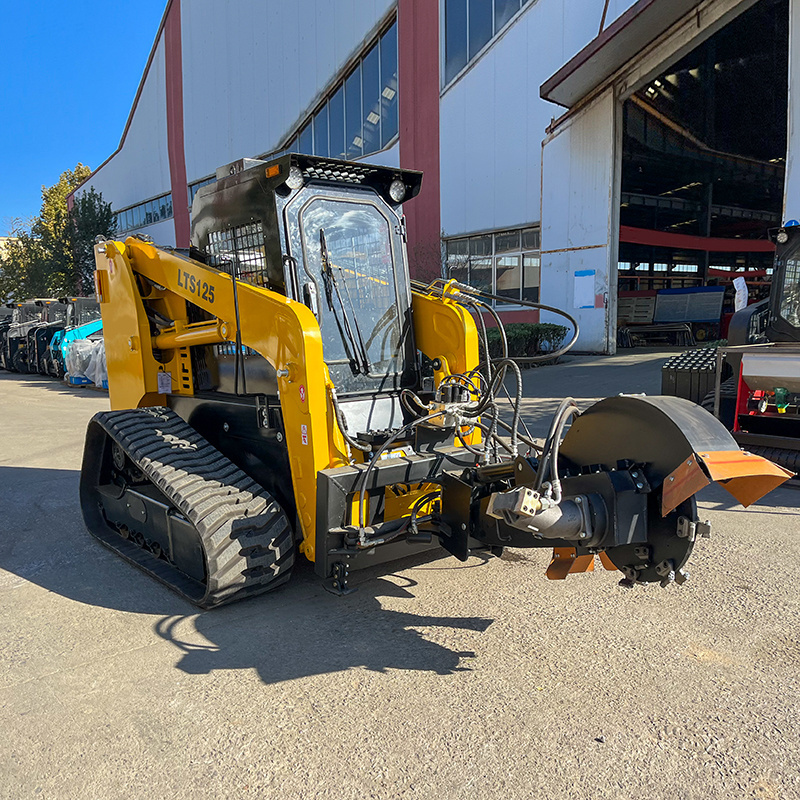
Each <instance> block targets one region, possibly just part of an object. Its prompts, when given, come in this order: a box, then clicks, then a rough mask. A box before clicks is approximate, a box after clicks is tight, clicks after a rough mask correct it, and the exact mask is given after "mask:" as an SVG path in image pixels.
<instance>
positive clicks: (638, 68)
mask: <svg viewBox="0 0 800 800" xmlns="http://www.w3.org/2000/svg"><path fill="white" fill-rule="evenodd" d="M798 12H800V0H638V2H630V0H627V1H626V0H439V1H438V2H434V0H348V2H342V1H341V0H296V2H292V3H278V2H274V0H267V1H266V2H264V0H261V1H260V2H259V1H258V0H235V1H234V0H213V2H212V0H193V2H191V3H188V2H184V3H181V2H180V0H170V2H169V3H168V4H167V7H166V10H165V13H164V17H163V19H162V22H161V25H160V28H159V30H158V32H157V35H156V37H155V43H154V45H153V49H152V52H151V54H150V58H149V60H148V63H147V66H146V69H145V71H144V74H143V76H142V79H141V83H140V86H139V89H138V92H137V94H136V98H135V100H134V103H133V106H132V109H131V112H130V115H129V118H128V121H127V124H126V126H125V129H124V131H123V132H122V136H121V140H120V145H119V148H118V149H117V151H116V152H115V153H113V154H112V155H111V156H110V157H109V158H108V159H107V161H106V162H105V163H103V164H102V165H101V166H100V167H99V168H98V169H97V170H96V171H95V172H94V174H93V175H92V176H91V177H90V179H89V180H88V181H87V183H86V184H84V186H83V187H81V188H79V189H78V190H77V191H78V192H80V191H82V189H83V188H85V187H88V186H93V187H94V188H95V189H96V190H97V191H99V192H102V194H103V197H104V198H105V199H106V200H108V201H110V202H111V203H112V206H113V209H114V211H115V212H116V213H117V220H118V229H119V231H120V233H123V232H124V233H128V232H131V233H133V232H143V233H147V234H149V235H151V236H152V237H153V239H154V240H155V241H156V242H157V243H160V244H164V245H177V246H186V245H188V241H189V230H190V213H191V201H192V197H193V195H194V193H195V192H196V191H197V188H198V187H200V186H202V185H203V184H204V183H207V182H209V181H210V180H213V179H214V175H215V171H216V169H217V168H218V167H220V166H222V165H225V164H229V163H231V162H233V161H235V160H237V159H239V158H242V157H251V158H252V157H261V158H268V157H270V156H271V155H274V154H279V153H283V152H286V151H301V152H308V153H314V154H318V155H323V156H330V157H336V158H348V159H364V160H366V161H371V162H374V163H380V164H386V165H389V166H402V167H404V168H409V169H421V170H423V171H424V173H425V177H424V181H423V188H422V192H421V193H420V195H419V197H417V198H416V199H415V200H414V201H413V202H411V203H408V204H407V205H406V208H405V212H406V216H407V226H408V237H409V258H410V263H411V269H412V273H414V274H415V275H417V276H419V277H433V276H436V275H439V274H440V272H441V271H442V270H443V269H444V270H445V271H446V274H448V275H452V276H454V277H457V278H459V279H462V280H465V281H468V282H470V283H472V284H474V285H477V286H480V287H486V288H489V289H491V290H493V291H494V292H495V293H496V294H498V295H501V296H503V297H504V298H507V302H503V303H499V304H498V308H499V309H500V310H501V312H502V313H503V316H504V318H505V319H506V320H508V321H515V320H530V319H532V318H535V315H533V316H532V312H530V311H529V310H524V309H521V307H520V306H519V305H518V304H515V301H519V300H521V299H522V300H524V299H529V300H539V301H540V302H543V303H546V304H549V305H552V306H557V307H561V308H564V309H566V310H568V311H569V312H570V313H573V314H574V315H575V316H576V318H577V319H578V321H579V323H580V327H581V337H580V340H579V343H578V349H580V350H584V351H595V352H614V350H615V348H616V345H617V336H618V327H619V326H621V325H624V324H627V323H628V322H630V321H631V317H632V316H636V314H642V313H643V314H645V315H647V314H648V313H649V317H648V320H647V321H652V320H653V314H654V311H653V305H654V303H656V298H657V296H658V295H657V293H658V292H661V295H660V296H659V297H662V298H666V299H668V300H670V302H671V303H672V306H671V307H672V308H673V311H674V309H675V308H676V302H675V301H680V302H682V303H684V312H685V307H686V303H688V302H689V298H690V297H691V298H692V299H694V298H696V297H698V296H699V294H698V293H696V292H693V291H692V292H690V291H688V290H694V289H700V288H707V289H710V288H713V287H714V285H715V284H716V285H719V286H723V287H724V286H725V285H726V284H728V283H729V282H730V279H731V278H732V276H734V275H743V276H745V277H746V279H747V281H748V284H749V285H750V288H751V291H752V293H753V294H754V295H755V294H757V293H758V292H759V291H763V287H762V286H761V284H762V283H763V282H765V281H766V280H768V277H769V274H770V271H771V270H770V263H771V257H772V252H773V246H772V244H771V242H770V241H769V238H768V235H767V232H768V230H769V229H770V228H772V227H775V226H776V225H778V224H780V223H781V222H782V221H783V220H785V219H787V218H790V217H794V216H800V208H798V204H797V202H796V201H795V199H794V198H795V195H796V191H795V186H796V184H797V182H798V180H800V175H798V170H797V169H795V170H793V169H792V167H793V160H792V152H793V149H796V148H797V147H798V143H797V138H798V136H800V125H799V124H798V123H800V103H798V102H797V99H796V94H797V90H795V91H794V92H793V91H792V89H793V86H794V87H796V86H798V85H800V83H798V82H793V80H792V77H793V74H794V73H795V72H797V71H798V65H797V63H796V59H793V58H792V52H793V51H796V50H797V47H793V45H798V44H800V13H798ZM665 290H667V291H665ZM670 293H671V294H670ZM723 295H724V292H722V293H716V292H715V293H714V297H715V298H719V300H720V302H724V297H723ZM710 296H711V295H709V297H710ZM648 303H649V306H648ZM648 307H649V312H648ZM663 307H664V308H666V307H667V303H666V300H665V302H664V304H663ZM684 312H680V313H684ZM676 313H677V312H676ZM714 313H720V312H719V309H717V311H716V312H714ZM679 317H680V314H679ZM700 317H702V314H701V315H700ZM712 317H713V314H712ZM548 318H549V317H548V315H547V314H545V313H543V314H542V319H548ZM553 319H554V320H555V318H553ZM687 319H690V321H692V319H691V315H689V316H688V317H687ZM698 319H699V318H698ZM655 321H658V317H657V316H656V317H655ZM693 321H695V322H697V319H694V320H693ZM708 332H709V333H710V334H711V335H715V334H716V333H717V332H718V331H717V330H716V329H714V327H713V325H712V326H711V328H710V329H709V331H708ZM698 333H702V331H700V330H698Z"/></svg>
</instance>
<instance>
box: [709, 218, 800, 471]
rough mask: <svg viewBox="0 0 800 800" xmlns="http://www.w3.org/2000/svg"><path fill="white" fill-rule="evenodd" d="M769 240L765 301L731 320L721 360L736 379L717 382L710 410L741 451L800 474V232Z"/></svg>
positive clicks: (781, 232) (782, 231) (790, 230)
mask: <svg viewBox="0 0 800 800" xmlns="http://www.w3.org/2000/svg"><path fill="white" fill-rule="evenodd" d="M771 237H772V239H773V241H774V242H775V266H774V270H773V275H772V288H771V291H770V296H769V299H768V300H764V301H762V302H760V303H756V304H753V305H752V306H748V307H747V308H745V309H743V310H742V311H740V312H738V313H737V314H735V315H734V316H733V319H732V320H731V326H730V329H729V333H728V347H727V348H724V350H722V351H721V352H720V359H719V361H720V363H721V362H722V359H723V357H724V358H725V360H726V361H727V363H728V364H729V365H730V366H731V367H732V368H733V373H734V376H733V378H732V379H731V380H729V381H728V382H727V384H724V383H722V382H718V383H720V387H718V388H717V391H716V397H715V403H714V407H715V408H716V409H717V413H718V415H719V416H720V418H721V419H723V421H725V422H726V423H727V424H728V425H729V427H731V428H732V430H733V435H734V438H735V439H736V440H737V441H738V442H739V443H740V444H741V445H742V446H744V447H746V448H747V449H748V450H752V451H754V452H758V453H761V454H763V455H766V456H767V457H769V458H771V459H773V460H774V461H776V462H777V463H779V464H782V465H783V466H784V467H786V468H788V469H790V470H791V471H792V472H800V227H797V226H790V227H785V228H778V229H777V230H774V231H772V232H771ZM720 373H721V371H720ZM720 377H723V376H722V374H720Z"/></svg>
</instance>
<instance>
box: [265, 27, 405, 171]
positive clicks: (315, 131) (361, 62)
mask: <svg viewBox="0 0 800 800" xmlns="http://www.w3.org/2000/svg"><path fill="white" fill-rule="evenodd" d="M297 130H298V132H297V134H296V135H295V136H293V137H292V138H291V139H290V140H289V141H288V142H287V143H286V145H285V146H284V147H283V148H281V149H280V150H278V151H275V152H273V153H269V154H267V155H265V156H262V157H263V158H270V157H275V156H278V155H282V154H283V153H306V154H308V155H316V156H323V157H325V158H345V159H354V158H361V157H362V156H368V155H370V154H371V153H376V152H378V151H379V150H382V149H383V148H384V147H386V146H387V145H388V144H389V143H390V142H391V141H392V139H394V138H395V136H397V130H398V115H397V21H396V20H395V21H394V22H392V24H391V25H390V26H389V27H388V28H386V30H384V31H383V33H381V35H380V36H379V37H378V38H377V39H376V40H375V41H374V42H372V43H371V44H370V46H369V48H368V49H367V50H366V52H365V53H364V55H363V56H361V57H359V59H358V60H357V61H356V63H355V66H353V67H352V68H351V70H350V71H349V72H348V73H347V75H345V76H344V77H343V78H342V79H341V80H340V81H338V82H337V83H335V84H334V85H333V86H332V87H331V89H330V91H329V92H328V94H327V97H326V99H325V100H324V101H323V103H322V104H321V105H319V106H317V109H316V110H315V111H314V113H313V114H312V115H311V116H310V117H308V118H307V119H305V120H303V122H302V123H301V124H300V126H299V128H298V129H297Z"/></svg>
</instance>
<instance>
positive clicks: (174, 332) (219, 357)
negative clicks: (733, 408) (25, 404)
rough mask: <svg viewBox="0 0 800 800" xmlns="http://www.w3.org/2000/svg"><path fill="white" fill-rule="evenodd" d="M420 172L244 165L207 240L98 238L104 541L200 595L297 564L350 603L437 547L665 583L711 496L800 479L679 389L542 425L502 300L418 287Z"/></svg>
mask: <svg viewBox="0 0 800 800" xmlns="http://www.w3.org/2000/svg"><path fill="white" fill-rule="evenodd" d="M421 181H422V176H421V174H420V173H417V172H411V171H404V170H399V169H393V168H383V167H377V166H373V165H370V164H362V163H348V162H344V161H337V160H332V159H324V158H318V157H312V156H305V155H286V156H283V157H280V158H278V159H276V160H273V161H270V162H261V161H250V160H243V161H241V162H236V163H234V164H233V165H230V166H228V167H225V168H222V169H221V170H219V171H218V173H217V181H216V182H215V183H213V184H210V185H208V186H206V187H204V188H202V189H201V190H200V191H199V192H198V193H197V196H196V197H195V200H194V204H193V209H192V247H191V249H190V250H189V251H181V250H175V249H166V248H159V247H156V246H154V245H153V244H152V243H150V242H149V241H144V240H142V239H141V238H136V237H131V238H128V239H127V240H126V241H125V242H116V241H101V242H99V243H98V244H97V246H96V248H95V254H96V264H97V271H96V290H97V296H98V300H99V302H100V307H101V310H102V316H103V330H104V334H105V341H106V359H107V366H108V376H109V391H110V399H111V406H112V409H113V410H112V411H110V412H104V413H100V414H98V415H96V416H95V417H94V419H93V420H92V421H91V423H90V424H89V428H88V431H87V436H86V446H85V452H84V459H83V467H82V474H81V504H82V509H83V514H84V518H85V521H86V524H87V527H88V528H89V530H90V531H91V533H92V534H93V535H94V536H96V537H97V538H98V539H100V541H101V542H102V543H103V544H105V545H107V546H108V547H110V548H111V549H113V550H115V551H116V552H117V553H118V554H120V555H122V556H123V557H125V558H126V559H128V560H129V561H131V562H132V563H134V564H135V565H137V566H139V567H140V568H142V569H143V570H145V571H146V572H148V573H149V574H150V575H151V576H153V577H155V578H157V579H159V580H161V581H163V582H164V583H166V584H167V585H169V586H171V587H172V588H173V589H174V590H176V591H178V592H179V593H181V594H183V595H184V596H185V597H187V598H188V599H189V600H191V601H192V602H194V603H196V604H197V605H199V606H201V607H210V606H215V605H219V604H221V603H224V602H228V601H231V600H235V599H239V598H243V597H247V596H250V595H254V594H257V593H259V592H263V591H266V590H270V589H273V588H275V587H277V586H279V585H281V584H282V583H284V582H285V581H286V580H288V578H289V576H290V573H291V570H292V565H293V563H294V561H295V559H296V558H297V557H298V556H299V555H301V556H303V557H305V558H306V559H309V560H310V561H312V562H313V563H314V568H315V571H316V573H317V574H318V575H319V576H320V577H321V578H322V579H324V580H325V582H326V588H329V589H330V590H331V591H333V592H335V593H338V594H346V593H347V592H348V591H350V590H351V587H350V585H349V582H348V580H349V576H350V572H351V571H352V570H355V569H359V568H362V567H368V566H373V565H376V564H382V563H385V562H390V561H392V560H394V559H397V558H400V557H403V556H407V555H411V554H414V553H420V552H422V551H425V550H433V549H435V548H443V549H444V551H446V552H449V553H451V554H452V555H454V556H456V557H457V558H459V559H462V560H465V559H466V558H467V557H468V556H469V554H470V553H474V552H485V553H490V554H499V553H501V552H502V549H503V548H504V547H506V546H512V547H552V548H554V552H553V558H552V561H551V564H550V567H549V568H548V570H547V575H548V577H550V578H564V577H565V576H566V575H567V574H568V573H570V572H573V573H574V572H584V571H588V570H591V569H593V566H594V560H595V556H599V557H600V559H601V561H602V563H603V565H604V566H606V567H607V568H609V569H619V570H621V571H622V573H623V582H624V583H626V584H627V585H633V584H635V583H644V582H654V581H657V582H660V583H662V584H664V585H667V584H669V583H673V582H674V583H682V582H683V581H684V580H685V578H686V571H685V570H684V566H685V564H686V561H687V559H688V557H689V554H690V553H691V551H692V547H693V545H694V542H695V539H696V537H698V536H704V535H707V534H708V530H709V526H708V525H707V524H706V523H704V522H703V521H701V520H700V519H699V518H698V516H697V510H696V505H695V500H694V494H695V493H696V492H697V491H698V490H699V489H700V488H702V487H703V486H705V485H707V484H708V483H709V482H711V481H713V480H719V481H721V482H722V483H723V485H725V486H726V488H728V490H729V491H730V492H731V493H732V494H733V496H734V497H736V498H737V499H738V500H739V501H741V502H742V503H743V504H744V505H747V504H749V503H752V502H754V501H755V500H757V499H758V498H759V497H761V496H762V495H763V494H765V493H766V492H768V491H769V490H771V489H772V488H774V487H775V486H777V485H779V484H780V483H781V482H782V481H784V480H785V479H786V477H787V473H786V472H785V471H784V470H781V469H780V468H778V467H775V466H774V465H773V464H771V463H770V462H769V461H766V460H765V459H763V458H760V457H757V456H751V455H749V454H747V453H744V452H742V451H741V450H740V449H739V448H738V446H737V445H736V443H735V442H734V441H733V439H732V438H731V435H730V434H729V433H728V431H727V430H725V428H724V427H723V426H722V425H721V424H720V423H719V422H718V421H717V420H716V419H714V418H713V417H712V416H711V415H710V414H708V413H707V412H705V411H703V410H702V409H699V408H698V407H697V406H696V405H694V404H693V403H691V402H689V401H686V400H681V399H679V398H671V397H644V396H619V397H613V398H608V399H606V400H603V401H601V402H598V403H596V404H595V405H593V406H592V407H591V408H589V409H588V410H586V411H584V412H583V413H580V412H579V410H578V408H577V406H576V404H575V403H574V401H572V400H570V399H569V398H565V399H564V401H563V402H562V403H561V405H560V406H559V408H558V410H557V411H556V413H555V415H554V417H553V421H552V424H551V426H550V432H549V435H548V437H547V438H546V440H544V442H537V441H535V440H533V439H531V438H530V437H529V436H528V435H526V433H525V429H524V425H523V426H522V427H521V425H520V422H521V420H520V416H521V415H520V400H521V377H520V373H519V368H518V367H517V365H516V363H515V362H514V361H512V360H510V359H508V358H507V357H505V358H500V359H495V360H492V359H490V358H489V355H488V352H489V348H488V343H487V336H486V327H485V326H486V323H485V319H484V316H485V315H488V317H489V318H491V317H492V316H494V318H495V322H496V324H498V325H499V326H500V329H501V330H502V324H501V322H500V320H499V318H498V317H497V315H496V312H495V311H494V309H493V307H492V301H493V295H491V294H490V293H486V292H483V291H478V290H476V289H473V288H472V287H469V286H466V285H461V284H459V283H457V282H455V281H444V280H440V281H435V282H434V283H433V284H431V285H429V286H424V285H421V284H418V283H415V282H412V281H411V280H410V279H409V272H408V264H407V257H406V247H405V224H404V218H403V216H402V213H401V203H404V202H413V197H414V196H415V195H416V194H417V193H418V192H419V190H420V186H421ZM527 305H533V306H534V307H537V308H547V307H546V306H541V305H537V304H532V303H528V304H527ZM549 310H551V311H553V310H554V309H549ZM557 313H559V312H557ZM564 316H566V317H567V319H568V321H569V322H570V324H571V326H572V338H571V341H570V343H569V344H568V345H567V346H566V347H565V348H564V350H565V349H567V348H568V347H569V346H571V345H572V344H573V343H574V342H575V340H576V339H577V335H578V330H577V324H575V321H574V320H572V319H571V317H569V316H568V315H566V314H565V315H564ZM562 352H563V350H562ZM506 353H507V350H506ZM555 355H558V353H548V354H546V355H545V356H544V358H553V357H554V356H555ZM509 383H510V384H511V385H512V386H513V385H515V386H516V393H515V396H514V397H513V398H512V395H510V394H509V395H508V397H507V399H508V409H507V413H504V408H503V405H504V403H505V400H506V398H504V397H503V392H505V391H506V388H507V384H509ZM501 401H502V402H501Z"/></svg>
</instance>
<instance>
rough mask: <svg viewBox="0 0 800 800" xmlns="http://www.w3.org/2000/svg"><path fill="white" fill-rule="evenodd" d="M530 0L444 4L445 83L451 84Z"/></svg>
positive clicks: (462, 0) (460, 0) (473, 0)
mask: <svg viewBox="0 0 800 800" xmlns="http://www.w3.org/2000/svg"><path fill="white" fill-rule="evenodd" d="M529 2H530V0H445V3H444V82H445V85H447V84H448V83H450V81H452V80H453V79H454V78H455V77H456V76H457V75H458V74H459V73H460V72H461V70H462V69H464V67H466V66H467V64H468V63H469V62H470V61H472V59H473V58H475V57H476V56H477V55H478V54H479V53H481V52H482V51H483V49H484V48H485V47H486V45H487V44H488V43H489V41H490V40H491V39H492V38H493V37H494V36H496V35H497V34H498V33H500V31H502V30H503V28H505V27H506V25H508V23H509V22H510V21H511V19H512V18H513V17H514V16H516V14H517V13H518V12H519V10H520V8H524V7H525V5H527V4H528V3H529Z"/></svg>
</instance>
